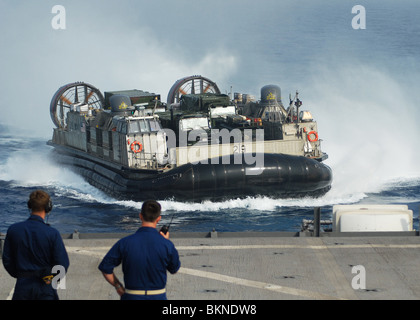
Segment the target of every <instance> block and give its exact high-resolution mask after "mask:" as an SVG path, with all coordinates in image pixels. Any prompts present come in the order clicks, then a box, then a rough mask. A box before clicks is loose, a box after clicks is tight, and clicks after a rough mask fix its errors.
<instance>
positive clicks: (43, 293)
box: [12, 278, 58, 300]
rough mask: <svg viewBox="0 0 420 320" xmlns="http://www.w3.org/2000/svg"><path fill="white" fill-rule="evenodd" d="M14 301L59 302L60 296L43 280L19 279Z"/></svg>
mask: <svg viewBox="0 0 420 320" xmlns="http://www.w3.org/2000/svg"><path fill="white" fill-rule="evenodd" d="M12 300H58V294H57V290H55V289H54V288H53V287H52V286H51V284H46V283H45V282H44V281H43V280H42V279H35V278H29V279H25V278H18V279H17V281H16V285H15V292H14V293H13V297H12Z"/></svg>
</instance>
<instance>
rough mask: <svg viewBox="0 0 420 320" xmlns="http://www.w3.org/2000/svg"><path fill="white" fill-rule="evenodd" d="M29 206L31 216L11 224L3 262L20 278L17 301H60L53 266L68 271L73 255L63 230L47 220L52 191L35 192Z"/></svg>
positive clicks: (14, 298)
mask: <svg viewBox="0 0 420 320" xmlns="http://www.w3.org/2000/svg"><path fill="white" fill-rule="evenodd" d="M28 208H29V209H30V210H31V211H32V213H31V216H30V217H29V219H27V220H26V221H24V222H19V223H16V224H13V225H11V226H10V227H9V229H8V231H7V235H6V239H5V242H4V248H3V265H4V268H5V269H6V270H7V272H8V273H9V274H10V275H11V276H12V277H14V278H17V280H16V285H15V290H14V294H13V297H12V299H13V300H58V295H57V290H56V289H55V288H53V286H52V284H51V282H52V269H53V267H54V266H62V268H64V269H65V271H67V269H68V267H69V258H68V255H67V252H66V249H65V247H64V244H63V240H62V238H61V235H60V233H59V232H58V231H57V230H56V229H54V228H52V227H50V226H49V225H48V224H46V223H45V222H44V219H45V216H46V215H48V214H49V212H50V211H51V210H52V203H51V199H50V196H49V195H48V193H46V192H44V191H42V190H36V191H34V192H32V193H31V195H30V196H29V201H28Z"/></svg>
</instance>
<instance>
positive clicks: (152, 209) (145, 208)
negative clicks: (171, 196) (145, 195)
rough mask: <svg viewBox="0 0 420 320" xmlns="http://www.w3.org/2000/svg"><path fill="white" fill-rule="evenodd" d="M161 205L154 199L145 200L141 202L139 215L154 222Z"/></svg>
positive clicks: (158, 214)
mask: <svg viewBox="0 0 420 320" xmlns="http://www.w3.org/2000/svg"><path fill="white" fill-rule="evenodd" d="M161 210H162V207H161V206H160V203H159V202H157V201H155V200H147V201H145V202H143V205H142V206H141V215H142V216H143V219H144V221H147V222H154V221H155V220H156V219H157V218H158V217H159V216H160V212H161Z"/></svg>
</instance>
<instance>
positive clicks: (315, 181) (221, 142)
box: [48, 76, 332, 201]
mask: <svg viewBox="0 0 420 320" xmlns="http://www.w3.org/2000/svg"><path fill="white" fill-rule="evenodd" d="M301 105H302V102H301V101H300V100H299V97H298V94H296V96H295V98H294V99H290V105H289V107H288V108H287V109H286V108H285V107H284V106H283V104H282V102H281V98H280V88H279V87H278V86H275V85H269V86H265V87H263V88H262V89H261V100H260V101H258V102H257V101H255V99H253V97H252V96H250V95H245V94H238V93H235V99H231V98H230V97H229V96H228V95H225V94H221V93H220V90H219V88H218V87H217V85H216V83H214V82H213V81H211V80H209V79H207V78H205V77H202V76H191V77H186V78H182V79H180V80H178V81H177V82H175V84H174V85H173V86H172V88H171V90H170V91H169V94H168V100H167V103H166V104H165V103H162V102H161V101H160V95H158V94H154V93H149V92H146V91H142V90H124V91H112V92H105V93H104V95H103V94H102V93H101V92H100V90H98V89H97V88H95V87H94V86H92V85H90V84H87V83H83V82H75V83H70V84H67V85H65V86H62V87H61V88H59V89H58V91H57V92H56V93H55V94H54V96H53V98H52V100H51V104H50V113H51V118H52V120H53V122H54V124H55V126H56V128H54V129H53V137H52V140H50V141H48V144H49V145H51V146H53V147H54V151H55V152H54V155H55V156H56V157H57V161H59V162H61V163H64V164H68V165H70V166H71V167H72V168H73V169H74V170H76V171H77V172H78V173H79V174H81V175H82V176H83V177H84V178H85V179H86V180H87V181H88V182H89V183H90V184H92V185H93V186H95V187H97V188H99V189H101V190H103V191H105V192H106V193H108V194H110V195H111V196H113V197H115V198H118V199H131V200H139V201H141V200H145V199H151V198H153V199H176V200H181V201H202V200H215V201H216V200H217V201H218V200H223V199H231V198H243V197H246V196H268V197H273V198H296V197H305V196H309V197H317V196H321V195H324V194H325V193H326V192H328V190H329V189H330V187H331V182H332V171H331V169H330V168H329V167H328V166H327V165H325V164H323V163H322V161H323V160H325V159H326V158H327V155H326V154H325V153H324V152H322V151H321V144H320V143H321V140H320V139H319V136H318V129H317V123H316V122H315V121H314V120H313V118H312V115H311V113H310V112H309V111H307V110H301Z"/></svg>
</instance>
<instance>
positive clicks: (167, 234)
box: [159, 231, 169, 240]
mask: <svg viewBox="0 0 420 320" xmlns="http://www.w3.org/2000/svg"><path fill="white" fill-rule="evenodd" d="M159 233H160V234H161V236H162V237H164V238H165V239H168V240H169V231H168V232H166V234H165V233H163V232H162V231H160V232H159Z"/></svg>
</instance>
